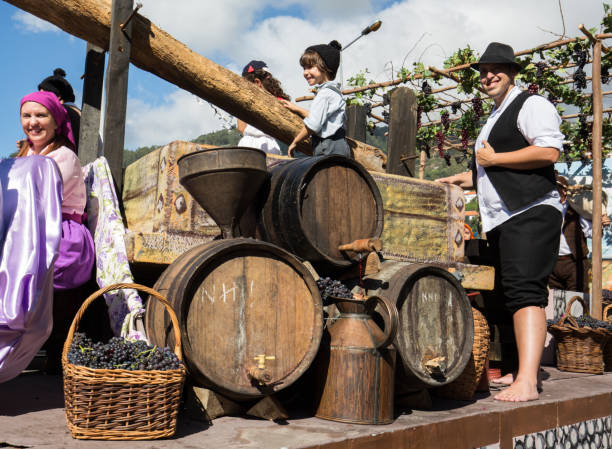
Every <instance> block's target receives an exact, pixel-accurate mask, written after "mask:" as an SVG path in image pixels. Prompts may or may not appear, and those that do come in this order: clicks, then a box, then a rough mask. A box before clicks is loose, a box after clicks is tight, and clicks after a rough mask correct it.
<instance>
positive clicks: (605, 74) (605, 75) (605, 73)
mask: <svg viewBox="0 0 612 449" xmlns="http://www.w3.org/2000/svg"><path fill="white" fill-rule="evenodd" d="M609 70H610V69H609V67H608V66H606V65H604V66H602V67H601V82H602V83H603V84H607V83H608V81H609V80H610V73H609Z"/></svg>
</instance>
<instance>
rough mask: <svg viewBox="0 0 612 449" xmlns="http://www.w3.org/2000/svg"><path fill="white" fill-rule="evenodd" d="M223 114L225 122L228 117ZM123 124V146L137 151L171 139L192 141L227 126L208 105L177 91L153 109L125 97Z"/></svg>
mask: <svg viewBox="0 0 612 449" xmlns="http://www.w3.org/2000/svg"><path fill="white" fill-rule="evenodd" d="M220 112H223V111H220ZM222 115H223V116H224V117H225V119H226V120H227V114H222ZM125 125H126V135H125V147H126V148H129V149H136V148H138V147H141V146H150V145H165V144H167V143H169V142H172V141H173V140H192V139H195V138H196V137H198V136H199V135H200V134H204V133H207V132H210V131H214V130H218V129H221V128H222V127H223V126H224V125H225V126H227V121H224V120H222V119H220V118H219V115H216V114H215V111H214V109H213V108H212V107H211V106H210V105H209V104H208V103H206V102H204V101H202V100H200V99H198V98H197V97H195V96H194V95H192V94H190V93H189V92H186V91H183V90H176V91H175V92H173V93H172V94H170V95H169V96H167V97H166V98H165V100H164V103H163V104H162V105H161V106H156V107H152V106H151V105H149V104H147V103H145V102H143V101H142V100H139V99H137V98H128V106H127V111H126V124H125Z"/></svg>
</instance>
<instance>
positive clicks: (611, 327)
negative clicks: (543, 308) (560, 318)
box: [546, 315, 612, 332]
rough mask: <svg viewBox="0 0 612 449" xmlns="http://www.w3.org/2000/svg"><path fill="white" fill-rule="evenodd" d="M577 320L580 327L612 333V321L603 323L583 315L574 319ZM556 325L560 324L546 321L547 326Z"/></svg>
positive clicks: (567, 322) (566, 322)
mask: <svg viewBox="0 0 612 449" xmlns="http://www.w3.org/2000/svg"><path fill="white" fill-rule="evenodd" d="M574 319H575V320H576V324H578V327H588V328H591V329H605V330H607V331H611V332H612V321H601V320H598V319H595V318H593V317H592V316H590V315H581V316H579V317H574ZM554 324H558V322H557V321H555V320H546V326H547V327H550V326H552V325H554ZM565 324H569V321H565Z"/></svg>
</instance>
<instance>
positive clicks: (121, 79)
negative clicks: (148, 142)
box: [102, 0, 134, 194]
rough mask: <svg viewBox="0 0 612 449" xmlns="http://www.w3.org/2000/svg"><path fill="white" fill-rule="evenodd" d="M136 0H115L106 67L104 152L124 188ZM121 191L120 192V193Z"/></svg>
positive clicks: (114, 177) (118, 185)
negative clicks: (124, 157) (128, 93)
mask: <svg viewBox="0 0 612 449" xmlns="http://www.w3.org/2000/svg"><path fill="white" fill-rule="evenodd" d="M133 4H134V2H133V0H113V5H112V11H111V26H110V43H109V47H108V67H107V69H106V106H105V109H104V137H103V141H104V146H103V151H102V152H103V154H104V156H105V157H106V159H107V160H108V165H109V166H110V169H111V174H112V175H113V179H114V180H115V184H116V186H117V192H121V185H122V183H123V174H122V165H123V149H124V148H123V143H124V138H125V111H126V107H127V87H128V72H129V68H130V51H131V38H130V36H131V33H132V21H131V20H130V21H129V22H128V23H127V24H124V23H123V22H124V21H125V20H126V19H127V18H128V17H130V15H131V14H132V10H133V9H132V8H133ZM119 194H120V193H119Z"/></svg>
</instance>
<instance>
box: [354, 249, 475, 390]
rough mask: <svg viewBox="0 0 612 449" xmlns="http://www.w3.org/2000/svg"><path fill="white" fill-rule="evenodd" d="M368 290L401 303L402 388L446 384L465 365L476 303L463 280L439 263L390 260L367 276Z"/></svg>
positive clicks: (397, 342)
mask: <svg viewBox="0 0 612 449" xmlns="http://www.w3.org/2000/svg"><path fill="white" fill-rule="evenodd" d="M364 285H365V287H366V288H367V289H368V294H370V295H378V296H385V297H387V298H388V299H390V300H391V301H393V302H395V304H396V305H397V310H398V312H399V326H398V330H397V335H396V337H395V340H394V344H395V347H396V349H397V353H398V358H399V359H400V361H401V363H400V365H401V367H402V368H403V370H402V371H403V376H402V377H401V379H400V380H399V381H400V383H401V385H398V388H400V387H403V389H404V390H406V391H409V390H416V389H421V388H431V387H438V386H442V385H446V384H448V383H450V382H452V381H453V380H455V379H456V378H457V377H459V375H460V374H461V373H462V372H463V370H464V369H465V366H466V364H467V363H468V361H469V359H470V356H471V354H472V345H473V340H474V321H473V316H472V308H471V305H470V301H469V298H468V297H467V295H466V293H465V291H464V289H463V287H462V286H461V283H460V282H459V280H458V279H457V278H455V276H453V275H452V274H451V273H449V272H448V271H447V270H445V269H444V268H441V267H437V266H433V265H427V264H417V263H406V262H397V261H393V260H388V261H385V262H383V264H382V267H381V270H380V271H379V272H378V273H376V274H374V275H371V276H368V277H367V278H366V279H365V280H364Z"/></svg>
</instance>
